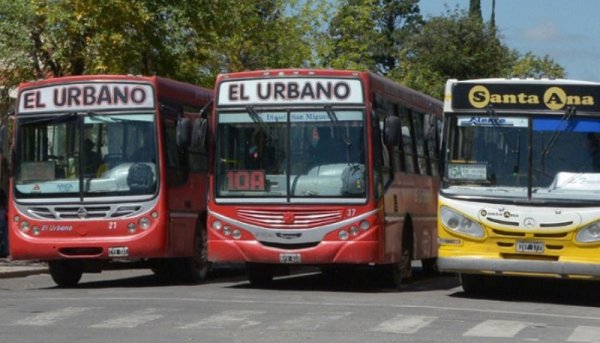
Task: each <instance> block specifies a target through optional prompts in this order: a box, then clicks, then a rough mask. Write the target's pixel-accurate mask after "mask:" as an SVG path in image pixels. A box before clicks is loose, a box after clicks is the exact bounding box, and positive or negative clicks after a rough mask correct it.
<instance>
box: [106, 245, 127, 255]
mask: <svg viewBox="0 0 600 343" xmlns="http://www.w3.org/2000/svg"><path fill="white" fill-rule="evenodd" d="M108 256H109V257H127V256H129V248H128V247H109V248H108Z"/></svg>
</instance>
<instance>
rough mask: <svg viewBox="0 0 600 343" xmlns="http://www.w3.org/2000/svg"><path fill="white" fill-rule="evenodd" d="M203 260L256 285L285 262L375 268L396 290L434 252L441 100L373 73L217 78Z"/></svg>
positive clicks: (301, 72)
mask: <svg viewBox="0 0 600 343" xmlns="http://www.w3.org/2000/svg"><path fill="white" fill-rule="evenodd" d="M215 99H216V101H215V107H214V108H215V114H214V116H213V118H212V120H213V125H212V126H211V127H212V129H213V130H214V137H215V142H214V144H215V146H214V164H212V168H214V170H213V172H211V180H210V193H209V202H208V223H207V226H208V257H209V260H210V261H220V262H237V263H239V262H245V263H246V271H247V275H248V279H249V281H250V282H251V283H252V284H259V285H260V284H265V283H268V282H271V281H272V279H273V277H274V275H275V274H276V273H278V272H280V271H281V269H282V268H283V269H286V268H285V267H289V266H292V265H314V266H319V267H322V268H323V269H325V270H327V269H329V268H338V267H348V266H350V267H352V266H354V267H356V266H359V265H363V266H381V267H385V268H382V269H384V270H386V271H387V274H386V275H388V276H389V278H388V280H390V281H392V282H393V283H394V285H396V286H399V284H400V283H401V281H402V279H404V278H407V277H410V275H411V273H412V269H411V261H412V260H422V261H423V265H424V266H425V268H433V264H434V262H435V257H436V254H437V240H436V210H437V207H436V206H437V190H438V187H439V181H438V167H437V164H438V161H437V146H438V139H439V138H438V135H437V134H436V131H437V130H438V127H439V125H437V123H438V120H439V119H440V118H441V116H442V103H441V102H440V101H439V100H436V99H434V98H432V97H429V96H427V95H424V94H422V93H419V92H417V91H414V90H412V89H409V88H407V87H403V86H401V85H399V84H397V83H394V82H392V81H391V80H388V79H386V78H383V77H381V76H378V75H375V74H372V73H369V72H355V71H344V70H309V69H283V70H266V71H252V72H241V73H231V74H224V75H220V76H218V78H217V83H216V94H215Z"/></svg>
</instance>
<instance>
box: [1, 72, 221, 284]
mask: <svg viewBox="0 0 600 343" xmlns="http://www.w3.org/2000/svg"><path fill="white" fill-rule="evenodd" d="M211 100H212V91H211V90H207V89H204V88H201V87H197V86H193V85H189V84H185V83H182V82H178V81H173V80H169V79H165V78H160V77H137V76H121V75H92V76H73V77H63V78H55V79H49V80H44V81H38V82H32V83H24V84H22V85H20V87H19V90H18V100H17V111H16V116H15V126H14V127H15V129H14V142H15V144H14V146H13V150H14V151H15V152H14V154H13V155H14V156H15V158H14V159H13V161H12V164H13V175H12V177H11V181H10V192H9V201H8V204H9V206H8V224H9V242H10V256H11V258H12V259H14V260H42V261H50V262H51V263H52V261H77V263H78V264H77V267H78V268H80V269H82V270H86V269H90V268H89V267H90V266H91V265H96V264H97V263H95V262H106V261H111V260H129V261H160V260H159V259H165V258H175V257H181V258H191V257H193V256H194V255H195V254H196V253H197V251H196V250H197V249H195V244H194V242H195V238H196V237H197V236H198V235H199V234H198V233H197V232H198V231H199V230H204V223H205V220H206V214H205V212H206V197H205V196H203V194H206V192H207V185H208V172H207V164H208V158H207V156H206V154H202V153H194V152H192V151H190V150H189V149H186V148H185V147H183V148H182V147H178V146H176V142H175V136H176V135H177V123H178V121H179V120H180V119H181V118H182V117H191V118H192V120H193V119H196V118H194V116H197V114H198V113H199V112H200V110H201V109H202V108H204V107H206V106H207V104H209V102H210V101H211ZM40 142H41V143H40ZM87 144H89V146H90V148H91V149H92V150H91V151H92V152H90V153H88V152H87V150H85V149H87V148H86V145H87ZM150 146H152V148H149V147H150ZM135 148H138V149H144V148H146V149H149V150H148V151H149V154H150V155H149V156H150V159H149V160H143V159H142V157H139V159H138V160H133V159H134V157H132V160H131V161H128V158H129V155H133V153H134V150H135ZM83 151H85V153H82V152H83ZM92 156H94V158H91V157H92ZM198 159H200V160H202V161H204V162H203V163H202V162H201V163H196V164H195V165H194V166H191V165H192V163H191V162H190V161H192V160H194V161H198ZM91 165H100V167H99V170H98V172H94V171H92V174H89V175H87V174H84V170H87V169H88V167H91ZM140 165H141V166H142V167H139V166H140ZM135 168H137V169H135ZM134 169H135V170H136V173H138V174H139V175H138V174H135V175H137V176H136V177H138V178H140V177H141V178H142V181H143V182H142V181H140V182H142V184H143V186H139V185H138V184H135V182H136V181H135V177H133V176H132V175H134V174H133V173H134V171H133V170H134ZM138 170H141V172H139V171H138ZM140 173H141V174H140ZM140 175H141V176H140ZM146 181H147V182H146ZM144 182H146V183H145V184H144ZM134 185H135V187H134ZM52 266H53V265H52V264H51V272H52ZM66 266H69V267H73V265H68V264H67V265H66ZM63 269H64V268H63ZM53 277H54V275H53ZM55 281H56V280H55ZM59 283H60V282H59ZM67 284H68V283H65V285H67Z"/></svg>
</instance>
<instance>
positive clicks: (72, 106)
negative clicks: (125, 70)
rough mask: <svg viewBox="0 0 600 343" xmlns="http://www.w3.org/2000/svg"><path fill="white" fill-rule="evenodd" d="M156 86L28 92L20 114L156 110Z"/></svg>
mask: <svg viewBox="0 0 600 343" xmlns="http://www.w3.org/2000/svg"><path fill="white" fill-rule="evenodd" d="M153 107H154V92H153V90H152V86H150V85H146V84H139V83H106V82H89V83H68V84H58V85H51V86H46V87H40V88H32V89H25V90H23V91H22V92H21V93H20V94H19V106H18V111H19V113H41V112H64V111H92V110H99V109H110V110H115V109H131V108H153Z"/></svg>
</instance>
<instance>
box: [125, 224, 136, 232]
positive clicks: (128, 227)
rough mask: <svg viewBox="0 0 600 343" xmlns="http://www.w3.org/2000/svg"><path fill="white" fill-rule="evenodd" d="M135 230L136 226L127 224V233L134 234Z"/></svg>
mask: <svg viewBox="0 0 600 343" xmlns="http://www.w3.org/2000/svg"><path fill="white" fill-rule="evenodd" d="M136 229H137V226H136V225H135V223H129V224H127V230H129V232H131V233H134V232H135V230H136Z"/></svg>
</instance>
